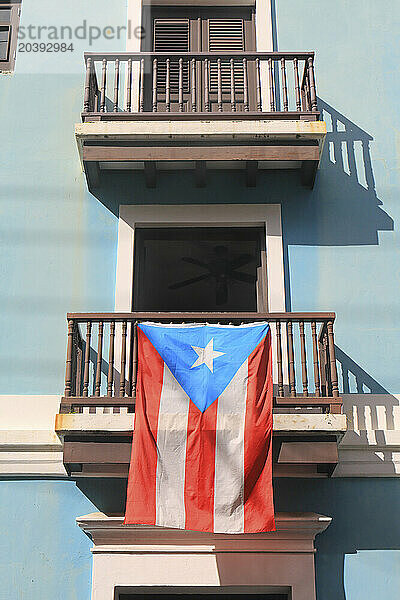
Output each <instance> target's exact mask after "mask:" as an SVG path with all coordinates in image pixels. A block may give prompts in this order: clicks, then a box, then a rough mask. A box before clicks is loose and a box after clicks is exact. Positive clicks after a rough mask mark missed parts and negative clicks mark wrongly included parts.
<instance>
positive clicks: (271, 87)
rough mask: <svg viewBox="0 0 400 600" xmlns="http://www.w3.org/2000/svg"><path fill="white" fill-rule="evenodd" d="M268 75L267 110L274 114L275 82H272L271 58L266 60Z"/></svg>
mask: <svg viewBox="0 0 400 600" xmlns="http://www.w3.org/2000/svg"><path fill="white" fill-rule="evenodd" d="M268 75H269V77H268V78H269V110H270V111H271V112H275V82H274V69H273V64H272V58H269V59H268Z"/></svg>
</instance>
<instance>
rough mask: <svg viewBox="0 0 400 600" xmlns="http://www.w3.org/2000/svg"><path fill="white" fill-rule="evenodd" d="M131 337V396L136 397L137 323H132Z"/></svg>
mask: <svg viewBox="0 0 400 600" xmlns="http://www.w3.org/2000/svg"><path fill="white" fill-rule="evenodd" d="M132 335H133V350H132V386H131V396H134V397H136V381H137V367H138V343H137V323H132Z"/></svg>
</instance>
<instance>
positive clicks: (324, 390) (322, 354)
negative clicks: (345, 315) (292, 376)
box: [318, 323, 328, 396]
mask: <svg viewBox="0 0 400 600" xmlns="http://www.w3.org/2000/svg"><path fill="white" fill-rule="evenodd" d="M325 331H326V324H325V323H324V324H323V325H322V327H321V331H320V334H319V338H318V348H319V364H320V373H321V396H327V395H328V384H327V380H326V363H327V361H326V354H327V352H326V344H325V341H326V335H325Z"/></svg>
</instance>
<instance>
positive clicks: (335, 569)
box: [274, 478, 400, 600]
mask: <svg viewBox="0 0 400 600" xmlns="http://www.w3.org/2000/svg"><path fill="white" fill-rule="evenodd" d="M399 492H400V481H399V480H396V479H391V478H388V479H372V478H364V479H351V478H346V479H326V480H315V479H309V480H293V479H292V480H290V479H278V480H276V481H275V482H274V493H275V509H276V510H277V511H305V512H306V511H313V512H316V513H322V514H324V515H329V516H331V517H333V521H332V524H331V525H330V526H329V527H328V529H327V530H326V531H325V532H323V533H321V534H320V535H318V536H317V537H316V548H317V555H316V571H317V598H318V599H321V600H322V599H323V600H353V598H363V599H364V600H377V598H378V597H380V598H382V599H383V598H393V599H394V598H397V597H398V589H396V588H395V587H394V586H396V578H395V577H394V576H393V575H394V574H393V572H392V571H391V568H392V567H391V563H389V562H386V563H384V565H382V569H381V571H380V572H379V573H378V572H376V573H375V576H376V577H379V578H380V580H382V581H383V580H384V581H385V590H383V589H382V595H381V596H376V595H375V594H374V592H373V591H372V592H371V590H368V589H366V588H365V585H364V579H365V576H366V575H367V573H364V575H363V576H360V573H359V572H357V571H356V570H355V569H353V570H352V569H351V565H350V563H349V555H350V556H351V555H355V554H356V553H357V552H359V551H360V550H376V551H378V552H377V553H376V554H377V555H378V554H379V555H380V554H381V553H379V551H387V550H395V551H396V550H397V551H399V550H400V541H399V540H400V520H399V519H398V518H397V515H398V513H399V510H400V493H399ZM345 565H346V580H345V581H344V579H345V578H344V574H345V571H344V569H345ZM363 577H364V579H363ZM354 588H356V589H358V590H363V593H362V594H360V595H357V596H354V595H352V594H351V592H350V589H353V590H354ZM385 592H386V593H385Z"/></svg>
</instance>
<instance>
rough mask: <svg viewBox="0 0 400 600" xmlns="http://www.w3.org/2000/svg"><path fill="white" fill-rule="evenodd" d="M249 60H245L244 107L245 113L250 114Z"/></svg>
mask: <svg viewBox="0 0 400 600" xmlns="http://www.w3.org/2000/svg"><path fill="white" fill-rule="evenodd" d="M247 75H248V74H247V58H244V59H243V106H244V112H249V85H248V77H247Z"/></svg>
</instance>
